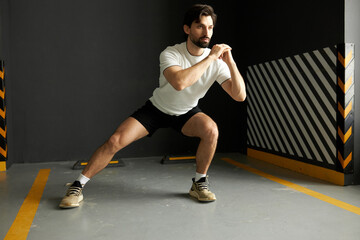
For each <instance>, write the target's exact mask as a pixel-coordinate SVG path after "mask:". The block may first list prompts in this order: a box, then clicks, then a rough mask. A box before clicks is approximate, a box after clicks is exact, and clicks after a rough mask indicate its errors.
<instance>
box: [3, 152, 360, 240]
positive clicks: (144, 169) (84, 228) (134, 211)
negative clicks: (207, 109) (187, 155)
mask: <svg viewBox="0 0 360 240" xmlns="http://www.w3.org/2000/svg"><path fill="white" fill-rule="evenodd" d="M224 156H225V157H230V158H232V159H234V160H236V161H239V162H241V163H244V164H247V165H249V166H252V167H253V168H256V169H259V170H261V171H264V172H266V173H269V174H271V175H274V176H277V177H279V178H282V179H284V180H287V181H290V182H293V183H296V184H299V185H301V186H304V187H306V188H309V189H311V190H314V191H316V192H319V193H322V194H325V195H327V196H330V197H332V198H335V199H338V200H341V201H344V202H346V203H349V204H351V205H354V206H356V207H360V186H347V187H340V186H335V185H332V184H330V183H326V182H322V181H320V180H316V179H313V178H310V177H307V176H303V175H301V174H297V173H294V172H291V171H288V170H285V169H281V168H278V167H275V166H273V165H269V164H267V163H263V162H260V161H257V160H254V159H248V158H247V157H246V156H242V155H239V154H217V155H216V156H215V158H214V161H213V164H212V166H211V168H210V171H209V176H210V183H211V190H212V191H213V192H214V193H216V196H217V201H216V202H213V203H206V204H201V203H198V202H196V201H195V200H193V199H191V198H190V197H188V194H187V193H188V190H189V188H190V186H191V178H192V177H193V175H194V172H195V166H194V164H192V163H184V164H168V165H161V164H160V158H142V159H126V160H124V161H125V163H126V166H125V167H119V168H106V169H105V170H104V171H102V172H101V173H100V174H99V175H97V176H96V177H95V178H94V179H92V180H91V181H90V182H89V183H88V184H87V185H86V187H85V190H84V197H85V200H84V202H83V203H82V205H81V206H80V207H79V208H76V209H71V210H61V209H59V208H58V204H59V202H60V200H61V198H62V197H63V195H64V194H65V192H66V189H67V187H65V186H64V185H65V183H66V182H72V181H73V180H74V179H75V178H76V177H77V176H78V174H79V173H80V170H72V169H71V167H72V165H73V162H58V163H41V164H16V165H13V166H12V167H11V168H10V169H9V170H8V171H7V172H6V173H4V172H3V173H0V213H1V214H0V239H3V238H4V237H5V236H6V234H7V232H8V230H9V229H10V227H11V225H12V223H13V222H14V219H15V217H16V216H17V213H18V211H19V209H20V207H21V205H22V204H23V201H24V199H25V197H26V196H27V194H28V192H29V190H30V188H31V186H32V184H33V182H34V179H35V178H36V176H37V174H38V171H39V170H40V169H45V168H50V169H51V172H50V175H49V178H48V181H47V184H46V187H45V190H44V193H43V196H42V198H41V202H40V205H39V207H38V209H37V212H36V215H35V218H34V220H33V222H32V225H31V228H30V231H29V233H28V237H27V239H29V240H42V239H52V240H55V239H79V240H80V239H88V240H90V239H126V240H131V239H146V240H147V239H149V240H151V239H156V240H161V239H167V240H168V239H171V240H177V239H207V240H212V239H221V240H223V239H224V240H228V239H229V240H230V239H246V240H251V239H257V240H259V239H276V240H282V239H286V240H288V239H292V240H294V239H326V240H332V239H334V240H347V239H349V240H357V239H360V237H359V236H360V227H359V226H360V215H357V214H355V213H353V212H349V211H347V210H344V209H342V208H340V207H337V206H334V205H332V204H329V203H326V202H323V201H321V200H319V199H316V198H314V197H312V196H309V195H306V194H303V193H300V192H297V191H295V190H292V189H290V188H288V187H285V186H283V185H281V184H279V183H276V182H273V181H271V180H268V179H266V178H264V177H261V176H258V175H255V174H253V173H250V172H247V171H245V170H243V169H241V168H238V167H235V166H233V165H231V164H229V163H226V162H224V161H222V160H220V158H221V157H224Z"/></svg>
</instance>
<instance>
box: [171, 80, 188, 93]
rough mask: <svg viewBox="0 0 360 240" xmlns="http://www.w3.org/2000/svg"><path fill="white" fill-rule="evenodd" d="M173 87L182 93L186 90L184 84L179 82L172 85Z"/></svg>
mask: <svg viewBox="0 0 360 240" xmlns="http://www.w3.org/2000/svg"><path fill="white" fill-rule="evenodd" d="M171 86H172V87H173V88H174V89H175V90H176V91H182V90H184V88H185V86H184V85H183V84H180V83H178V82H176V83H172V84H171Z"/></svg>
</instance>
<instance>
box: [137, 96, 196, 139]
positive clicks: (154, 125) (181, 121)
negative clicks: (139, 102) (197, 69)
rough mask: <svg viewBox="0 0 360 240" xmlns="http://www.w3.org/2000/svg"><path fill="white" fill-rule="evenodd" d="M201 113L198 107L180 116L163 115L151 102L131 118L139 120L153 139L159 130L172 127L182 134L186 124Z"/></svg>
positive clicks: (147, 102)
mask: <svg viewBox="0 0 360 240" xmlns="http://www.w3.org/2000/svg"><path fill="white" fill-rule="evenodd" d="M199 112H201V109H200V108H199V107H198V106H196V107H194V108H193V109H191V110H190V111H188V112H187V113H185V114H183V115H179V116H172V115H168V114H166V113H163V112H162V111H160V110H159V109H157V108H156V107H155V106H154V105H153V104H152V103H151V102H150V100H148V101H146V103H145V105H144V106H142V107H141V108H139V109H138V110H136V111H135V112H134V113H133V114H132V115H131V116H130V117H133V118H135V119H136V120H138V121H139V122H140V123H141V124H142V125H143V126H144V127H145V128H146V130H147V131H148V132H149V135H148V136H149V137H151V136H152V135H153V134H154V132H155V131H156V130H158V129H159V128H168V127H171V128H173V129H175V130H176V131H178V132H180V133H182V132H181V129H182V128H183V126H184V125H185V123H186V122H187V121H188V120H189V119H190V118H191V117H192V116H194V115H195V114H196V113H199Z"/></svg>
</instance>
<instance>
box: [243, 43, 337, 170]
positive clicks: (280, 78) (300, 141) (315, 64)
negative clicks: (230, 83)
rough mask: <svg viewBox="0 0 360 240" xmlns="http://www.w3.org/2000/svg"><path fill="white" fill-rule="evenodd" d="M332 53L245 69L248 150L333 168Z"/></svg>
mask: <svg viewBox="0 0 360 240" xmlns="http://www.w3.org/2000/svg"><path fill="white" fill-rule="evenodd" d="M336 76H337V75H336V47H335V46H334V47H328V48H324V49H319V50H315V51H312V52H307V53H303V54H299V55H295V56H291V57H287V58H283V59H278V60H274V61H269V62H265V63H261V64H257V65H253V66H249V67H248V69H247V80H248V81H247V95H248V97H247V99H248V120H247V123H248V133H247V136H248V147H250V148H255V149H258V150H263V151H266V152H270V153H274V154H280V155H282V156H286V157H291V158H294V159H298V160H302V161H305V162H311V163H315V164H317V165H321V166H324V167H328V168H334V164H335V160H336V109H337V108H336V107H337V104H336V102H337V99H336V83H337V79H336V78H337V77H336Z"/></svg>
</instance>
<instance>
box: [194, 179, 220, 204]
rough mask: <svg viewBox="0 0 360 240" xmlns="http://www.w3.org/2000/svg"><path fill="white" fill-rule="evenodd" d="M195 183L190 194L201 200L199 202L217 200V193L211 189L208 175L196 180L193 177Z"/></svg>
mask: <svg viewBox="0 0 360 240" xmlns="http://www.w3.org/2000/svg"><path fill="white" fill-rule="evenodd" d="M192 181H193V184H192V186H191V189H190V191H189V194H190V196H192V197H194V198H196V199H197V200H199V202H213V201H215V200H216V197H215V194H214V193H212V192H211V191H210V190H209V186H208V185H209V181H208V177H207V176H206V177H203V178H200V180H199V181H197V182H195V178H193V179H192Z"/></svg>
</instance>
